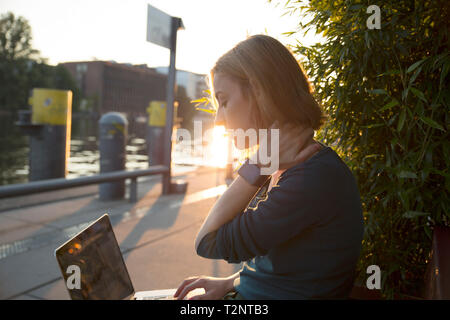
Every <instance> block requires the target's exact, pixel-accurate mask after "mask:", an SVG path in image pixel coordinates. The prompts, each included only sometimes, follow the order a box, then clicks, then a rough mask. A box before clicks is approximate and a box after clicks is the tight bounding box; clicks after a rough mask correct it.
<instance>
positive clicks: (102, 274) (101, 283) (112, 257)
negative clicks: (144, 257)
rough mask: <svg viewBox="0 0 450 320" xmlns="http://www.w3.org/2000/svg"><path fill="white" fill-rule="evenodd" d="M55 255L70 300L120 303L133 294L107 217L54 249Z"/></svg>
mask: <svg viewBox="0 0 450 320" xmlns="http://www.w3.org/2000/svg"><path fill="white" fill-rule="evenodd" d="M55 254H56V259H57V260H58V263H59V267H60V268H61V272H62V274H63V278H64V281H65V284H66V286H67V289H68V291H69V294H70V297H71V298H72V299H74V300H84V299H90V300H97V299H101V300H120V299H124V298H126V297H128V296H130V295H132V294H133V293H134V289H133V285H132V283H131V279H130V276H129V275H128V271H127V268H126V266H125V262H124V261H123V257H122V253H121V252H120V249H119V245H118V243H117V240H116V237H115V235H114V232H113V229H112V226H111V222H110V220H109V217H108V215H107V214H105V215H103V216H102V217H101V218H99V219H98V220H97V221H95V222H94V223H93V224H91V225H90V226H89V227H87V228H86V229H84V230H83V231H82V232H80V233H79V234H78V235H76V236H75V237H73V238H72V239H70V240H69V241H68V242H66V243H65V244H64V245H62V246H61V247H60V248H58V249H57V250H56V251H55ZM73 266H77V267H79V269H78V268H76V267H73ZM69 267H70V268H69ZM68 268H69V271H68ZM74 269H78V270H79V275H80V277H79V279H80V281H79V284H80V285H79V289H78V288H77V287H78V285H77V282H76V281H75V280H74V278H73V277H74V276H75V272H74V271H73V270H74ZM69 278H70V279H69ZM67 280H69V281H67ZM69 283H70V285H69Z"/></svg>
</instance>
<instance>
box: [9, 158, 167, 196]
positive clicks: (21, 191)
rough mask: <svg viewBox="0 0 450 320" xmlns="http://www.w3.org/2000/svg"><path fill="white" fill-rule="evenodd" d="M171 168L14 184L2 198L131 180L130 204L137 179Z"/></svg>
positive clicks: (115, 172)
mask: <svg viewBox="0 0 450 320" xmlns="http://www.w3.org/2000/svg"><path fill="white" fill-rule="evenodd" d="M168 172H169V168H168V167H166V166H161V165H157V166H151V167H149V168H148V169H142V170H133V171H126V170H124V171H114V172H107V173H102V174H98V175H93V176H88V177H79V178H74V179H66V178H58V179H48V180H42V181H32V182H28V183H20V184H13V185H7V186H2V187H0V198H6V197H15V196H21V195H28V194H33V193H40V192H45V191H53V190H60V189H68V188H73V187H80V186H86V185H91V184H99V183H104V182H112V181H117V180H123V179H131V183H130V198H129V201H130V202H136V201H137V178H138V177H141V176H150V175H155V174H164V173H168Z"/></svg>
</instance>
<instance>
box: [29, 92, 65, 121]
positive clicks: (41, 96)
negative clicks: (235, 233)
mask: <svg viewBox="0 0 450 320" xmlns="http://www.w3.org/2000/svg"><path fill="white" fill-rule="evenodd" d="M28 101H29V102H30V104H31V107H32V110H33V111H32V116H31V122H32V123H33V124H49V125H70V120H71V117H72V91H70V90H56V89H41V88H37V89H33V95H32V96H31V97H30V99H29V100H28Z"/></svg>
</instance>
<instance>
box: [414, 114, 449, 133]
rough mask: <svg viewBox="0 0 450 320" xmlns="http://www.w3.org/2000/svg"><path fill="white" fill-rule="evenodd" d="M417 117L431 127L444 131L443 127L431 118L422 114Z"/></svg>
mask: <svg viewBox="0 0 450 320" xmlns="http://www.w3.org/2000/svg"><path fill="white" fill-rule="evenodd" d="M419 118H420V120H422V121H423V122H425V123H426V124H427V125H429V126H430V127H433V128H436V129H439V130H441V131H444V132H445V129H444V128H443V127H442V126H441V125H440V124H439V123H437V122H436V121H434V120H433V119H431V118H427V117H424V116H420V117H419Z"/></svg>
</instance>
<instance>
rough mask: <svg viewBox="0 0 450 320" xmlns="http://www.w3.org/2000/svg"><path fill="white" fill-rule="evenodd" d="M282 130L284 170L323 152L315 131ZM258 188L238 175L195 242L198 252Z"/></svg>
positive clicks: (209, 216)
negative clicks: (316, 140) (203, 243)
mask: <svg viewBox="0 0 450 320" xmlns="http://www.w3.org/2000/svg"><path fill="white" fill-rule="evenodd" d="M280 131H281V133H282V134H280V140H279V166H280V168H285V169H286V168H289V167H291V166H293V165H295V164H297V163H300V162H304V161H306V160H307V159H309V158H310V157H311V156H312V155H313V154H314V153H316V152H317V151H318V150H319V149H320V145H319V144H317V143H315V142H314V140H313V139H312V136H313V134H314V131H313V130H312V129H311V128H306V129H303V128H299V127H297V128H295V127H289V126H287V127H284V128H283V129H282V130H280ZM293 150H294V152H293ZM255 155H256V154H255ZM258 189H259V188H258V187H255V186H253V185H251V184H250V183H248V182H247V181H245V179H243V178H242V177H240V176H238V177H237V178H236V179H235V180H234V181H233V183H232V184H231V185H230V186H229V187H228V189H227V190H226V191H225V192H224V194H223V195H222V196H221V197H220V198H219V200H218V201H217V202H216V203H215V204H214V206H213V208H212V209H211V211H210V212H209V214H208V216H207V217H206V220H205V221H204V222H203V225H202V226H201V228H200V231H199V232H198V233H197V237H196V239H195V250H196V251H198V250H197V249H198V246H199V244H200V242H201V240H202V239H203V237H204V236H205V235H207V234H208V233H210V232H212V231H215V230H218V229H219V228H220V227H221V226H222V225H224V224H226V223H227V222H229V221H231V220H233V218H234V217H235V216H236V215H237V214H239V213H240V212H242V211H244V209H245V208H246V206H247V205H248V203H249V202H250V200H251V199H252V198H253V196H254V195H255V193H256V192H257V191H258Z"/></svg>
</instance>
